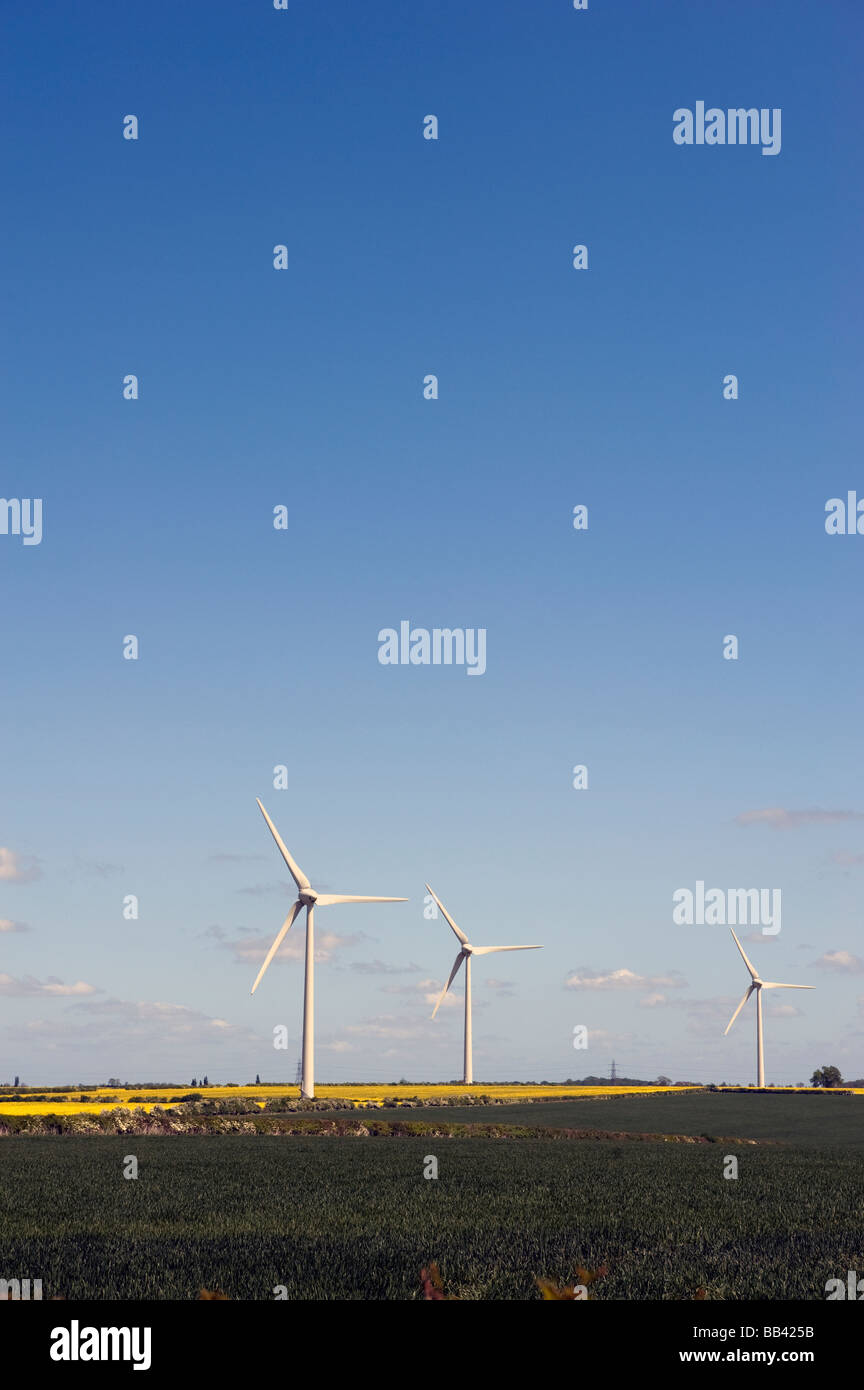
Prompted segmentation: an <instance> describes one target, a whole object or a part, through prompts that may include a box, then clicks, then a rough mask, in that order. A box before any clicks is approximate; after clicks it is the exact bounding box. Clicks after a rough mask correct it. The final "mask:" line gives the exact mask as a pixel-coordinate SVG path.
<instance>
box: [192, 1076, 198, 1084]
mask: <svg viewBox="0 0 864 1390" xmlns="http://www.w3.org/2000/svg"><path fill="white" fill-rule="evenodd" d="M190 1085H192V1086H197V1085H198V1082H197V1081H196V1080H195V1077H194V1076H193V1077H192V1081H191V1082H190Z"/></svg>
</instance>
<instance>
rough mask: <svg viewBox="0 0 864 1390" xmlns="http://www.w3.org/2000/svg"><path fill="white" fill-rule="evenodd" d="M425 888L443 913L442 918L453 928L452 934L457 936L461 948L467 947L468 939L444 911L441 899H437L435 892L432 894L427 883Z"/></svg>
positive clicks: (445, 910)
mask: <svg viewBox="0 0 864 1390" xmlns="http://www.w3.org/2000/svg"><path fill="white" fill-rule="evenodd" d="M426 888H427V890H428V892H430V893H431V894H432V897H433V898H434V899H435V901H436V903H437V904H438V906H439V907H440V909H441V911H442V912H443V913H444V916H445V918H446V920H447V921H448V922H449V923H450V925H451V927H452V928H453V930H454V932H455V933H456V935H457V936H458V938H459V940H460V941H461V942H462V945H463V946H467V945H468V938H467V936H466V935H465V933H464V931H460V929H459V928H458V927H457V925H456V923H455V922H454V921H453V918H452V917H451V916H450V913H449V912H448V911H447V909H446V907H445V906H444V904H443V903H442V901H441V899H440V898H439V897H438V894H437V893H435V892H433V890H432V889H431V888H430V887H429V884H428V883H427V884H426Z"/></svg>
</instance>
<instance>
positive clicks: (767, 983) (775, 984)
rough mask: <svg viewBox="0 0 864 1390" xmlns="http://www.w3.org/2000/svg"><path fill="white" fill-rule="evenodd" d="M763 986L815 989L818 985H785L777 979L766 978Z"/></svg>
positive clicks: (764, 987)
mask: <svg viewBox="0 0 864 1390" xmlns="http://www.w3.org/2000/svg"><path fill="white" fill-rule="evenodd" d="M762 988H763V989H815V988H816V986H815V985H783V984H780V983H779V982H778V981H777V980H765V981H764V982H763V985H762Z"/></svg>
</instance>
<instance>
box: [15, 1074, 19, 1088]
mask: <svg viewBox="0 0 864 1390" xmlns="http://www.w3.org/2000/svg"><path fill="white" fill-rule="evenodd" d="M15 1085H16V1086H17V1085H19V1081H18V1077H17V1076H16V1077H15Z"/></svg>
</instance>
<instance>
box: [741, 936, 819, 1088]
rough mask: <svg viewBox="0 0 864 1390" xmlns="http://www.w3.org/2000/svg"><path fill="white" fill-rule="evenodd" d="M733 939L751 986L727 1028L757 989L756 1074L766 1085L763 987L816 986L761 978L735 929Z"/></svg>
mask: <svg viewBox="0 0 864 1390" xmlns="http://www.w3.org/2000/svg"><path fill="white" fill-rule="evenodd" d="M729 930H730V931H732V928H731V927H730V928H729ZM732 939H733V941H734V942H735V945H736V946H737V947H738V950H739V951H740V952H741V955H742V957H743V960H744V964H745V965H746V966H747V969H748V970H749V971H750V988H749V989H748V990H747V993H746V994H745V995H744V998H743V999H742V1000H741V1003H740V1004H739V1005H738V1008H737V1009H736V1010H735V1012H734V1014H733V1015H732V1017H731V1018H730V1020H729V1027H728V1028H727V1029H726V1033H728V1032H729V1028H731V1027H732V1024H733V1023H734V1022H735V1020H736V1018H737V1017H738V1015H739V1014H740V1012H741V1010H742V1009H743V1008H744V1005H745V1004H746V1003H747V1000H748V999H749V998H750V995H751V994H752V993H753V992H754V990H755V993H756V1067H757V1073H756V1074H757V1078H758V1079H757V1085H758V1086H764V1085H765V1054H764V1052H763V1050H762V991H763V989H814V988H815V986H814V985H784V984H778V983H777V982H776V981H775V980H760V978H759V972H758V970H756V968H755V967H754V966H753V965H752V963H751V962H750V961H749V960H748V959H747V957H746V956H745V955H744V947H743V946H742V945H741V942H740V941H739V940H738V938H737V936H736V935H735V933H734V931H732ZM726 1033H724V1034H723V1036H724V1038H725V1036H726Z"/></svg>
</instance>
